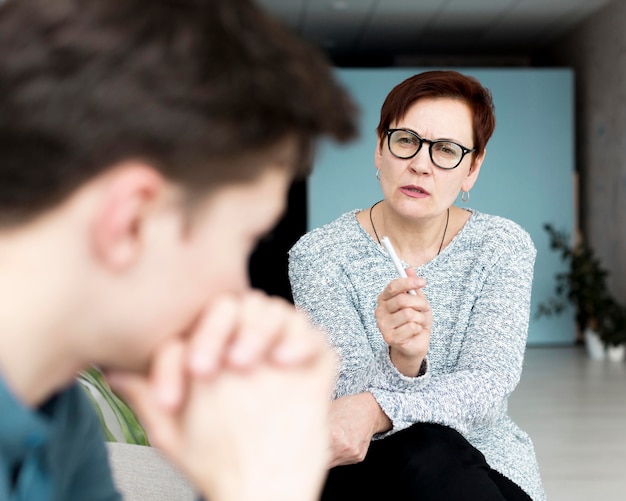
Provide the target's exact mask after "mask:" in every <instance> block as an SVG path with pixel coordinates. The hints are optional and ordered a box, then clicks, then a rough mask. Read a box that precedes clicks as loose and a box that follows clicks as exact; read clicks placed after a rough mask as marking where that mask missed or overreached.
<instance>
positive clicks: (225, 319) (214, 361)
mask: <svg viewBox="0 0 626 501" xmlns="http://www.w3.org/2000/svg"><path fill="white" fill-rule="evenodd" d="M238 310H239V304H238V300H237V299H236V298H235V297H233V296H222V297H220V298H217V299H215V300H214V301H213V303H212V304H211V306H210V307H208V308H207V310H206V311H205V313H204V315H203V317H202V318H201V319H200V321H199V323H198V325H197V326H196V328H195V330H194V332H193V333H191V337H190V341H189V352H188V367H189V369H190V371H191V372H192V373H193V374H194V375H197V376H203V377H205V378H206V377H211V376H213V375H215V374H216V373H217V371H218V370H219V368H220V366H221V364H222V360H223V358H224V356H225V353H226V351H227V349H228V345H229V343H230V342H231V338H232V336H233V335H234V332H235V329H236V324H237V315H238Z"/></svg>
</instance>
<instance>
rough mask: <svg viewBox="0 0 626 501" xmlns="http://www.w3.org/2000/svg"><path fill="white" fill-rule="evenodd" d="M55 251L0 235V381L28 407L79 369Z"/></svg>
mask: <svg viewBox="0 0 626 501" xmlns="http://www.w3.org/2000/svg"><path fill="white" fill-rule="evenodd" d="M58 255H59V253H58V252H55V251H54V248H44V249H42V248H40V247H38V243H37V241H36V239H33V238H31V237H30V236H28V237H24V238H22V237H20V235H19V234H17V235H16V234H15V233H11V234H10V235H8V236H7V234H6V233H0V276H2V280H1V281H0V305H1V306H0V375H1V377H2V378H3V379H4V381H5V383H6V384H7V385H8V386H9V388H10V389H11V391H12V392H13V393H14V394H15V396H16V397H17V398H18V399H19V400H21V401H22V402H23V403H24V404H25V405H27V406H29V407H36V406H38V405H40V404H42V403H43V402H45V401H46V400H47V399H48V398H49V397H50V396H52V395H53V394H54V393H56V392H57V391H58V390H59V389H61V388H63V387H65V386H66V385H67V384H68V383H70V382H71V381H72V378H73V377H74V376H75V374H76V370H78V369H80V366H79V363H78V361H77V360H75V359H74V358H75V353H74V350H75V348H74V347H73V346H72V341H71V340H72V334H73V333H72V331H71V329H69V327H70V326H69V323H68V318H69V316H68V313H67V312H68V311H70V310H69V308H68V307H65V306H64V302H67V299H68V297H67V293H66V290H67V286H66V285H64V284H63V278H64V275H65V272H66V271H67V270H66V269H64V267H65V268H67V267H68V266H69V264H67V263H64V262H63V260H61V259H55V257H57V256H58Z"/></svg>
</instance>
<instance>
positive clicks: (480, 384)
mask: <svg viewBox="0 0 626 501" xmlns="http://www.w3.org/2000/svg"><path fill="white" fill-rule="evenodd" d="M500 249H501V252H500V253H499V256H498V257H497V258H496V259H493V256H492V258H491V259H484V260H483V262H489V266H487V265H484V271H483V274H484V276H485V278H484V280H483V281H482V282H481V286H480V289H478V290H476V291H475V292H474V294H475V298H474V301H473V305H472V306H471V312H470V314H469V320H468V322H467V327H466V330H465V332H464V333H461V334H462V336H461V339H462V344H461V347H460V349H459V352H458V359H457V360H456V361H455V363H454V366H453V369H451V370H449V371H442V372H441V373H437V374H436V375H432V376H431V381H430V384H429V385H428V386H425V387H422V388H419V389H418V390H417V391H415V392H412V393H411V394H406V393H400V392H398V391H393V390H390V389H382V388H372V389H371V390H370V391H372V393H373V394H374V397H375V398H376V400H377V401H378V403H379V404H380V405H381V407H382V408H383V410H384V411H385V413H386V414H387V415H388V416H389V417H390V418H391V420H392V421H393V430H392V431H391V432H395V431H398V430H401V429H403V428H406V427H408V426H410V425H411V424H413V423H416V422H437V423H441V424H445V425H447V426H451V427H453V428H455V429H457V430H458V431H459V432H461V433H463V434H464V435H467V434H468V433H471V432H472V431H475V430H478V429H480V428H481V427H482V426H483V425H486V424H487V423H489V422H490V421H491V420H493V419H495V417H496V416H498V415H499V414H500V412H501V411H502V407H503V406H505V405H506V398H507V397H508V396H509V394H510V393H511V392H512V391H513V389H514V388H515V386H516V385H517V383H518V382H519V379H520V376H521V371H522V362H523V356H524V351H525V347H526V339H527V334H528V323H529V317H530V297H531V288H532V278H533V268H534V261H535V255H536V251H535V248H534V245H533V244H532V241H531V240H530V237H528V236H527V235H525V234H524V235H523V238H522V239H521V240H517V241H509V242H506V241H505V242H502V245H501V248H500ZM437 308H438V307H437V305H433V313H434V314H436V313H437Z"/></svg>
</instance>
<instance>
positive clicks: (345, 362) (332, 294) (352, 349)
mask: <svg viewBox="0 0 626 501" xmlns="http://www.w3.org/2000/svg"><path fill="white" fill-rule="evenodd" d="M309 243H310V242H309V240H308V239H305V240H301V241H300V242H299V243H298V244H296V246H294V247H293V248H292V249H291V250H290V252H289V280H290V283H291V288H292V295H293V298H294V303H295V305H296V306H297V307H298V308H299V309H301V310H303V311H305V312H306V313H307V314H308V315H309V318H310V319H311V321H312V322H313V323H314V324H315V325H317V326H318V327H321V328H322V329H323V330H324V331H325V332H326V333H327V337H328V340H329V342H330V344H331V345H332V346H333V347H334V348H335V350H336V351H337V353H338V354H339V358H340V364H339V365H340V367H339V374H338V377H337V383H336V387H335V398H338V397H341V396H346V395H354V394H357V393H362V392H364V391H370V389H372V388H377V389H380V390H382V391H388V392H390V394H393V393H403V392H410V391H415V390H416V389H417V388H421V387H422V386H423V385H425V384H426V383H427V381H428V379H429V377H430V374H429V373H428V371H426V373H425V374H423V375H421V376H419V377H414V378H411V377H407V376H404V375H403V374H402V373H400V372H399V371H398V370H397V369H396V367H395V366H394V365H393V363H392V362H391V360H390V358H389V350H388V348H387V347H386V345H385V346H381V349H373V348H372V345H371V343H370V340H368V338H367V334H366V332H365V328H364V326H363V318H362V315H363V314H364V313H363V312H362V311H361V310H360V309H359V307H358V301H357V296H356V291H355V290H354V288H353V285H352V283H351V282H350V281H349V280H348V278H347V274H346V272H345V270H344V269H343V267H342V264H341V261H340V260H333V259H332V258H331V259H328V257H329V256H328V254H325V255H324V257H325V258H324V259H320V255H319V253H318V252H316V251H315V250H311V247H310V246H309V245H308V244H309ZM365 314H367V313H365ZM372 314H373V313H372Z"/></svg>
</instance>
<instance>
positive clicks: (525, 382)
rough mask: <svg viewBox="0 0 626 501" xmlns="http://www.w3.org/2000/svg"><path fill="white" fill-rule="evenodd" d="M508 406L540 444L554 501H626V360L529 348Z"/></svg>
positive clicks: (580, 351) (548, 489)
mask: <svg viewBox="0 0 626 501" xmlns="http://www.w3.org/2000/svg"><path fill="white" fill-rule="evenodd" d="M509 409H510V414H511V416H512V417H513V419H514V420H515V421H516V422H517V423H518V424H519V425H520V426H521V427H522V428H523V429H525V430H526V431H527V432H528V433H529V434H530V436H531V438H532V439H533V441H534V443H535V449H536V451H537V456H538V459H539V466H540V469H541V472H542V478H543V482H544V486H545V488H546V492H547V495H548V501H625V500H626V363H624V362H621V363H619V362H610V361H608V360H607V361H603V360H600V361H598V360H591V359H590V358H589V357H587V355H586V354H585V352H584V350H583V349H582V348H578V347H571V348H569V347H567V348H538V347H530V348H528V350H527V353H526V359H525V365H524V371H523V373H522V380H521V382H520V384H519V386H518V387H517V389H516V390H515V392H514V393H513V395H512V396H511V398H510V406H509Z"/></svg>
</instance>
